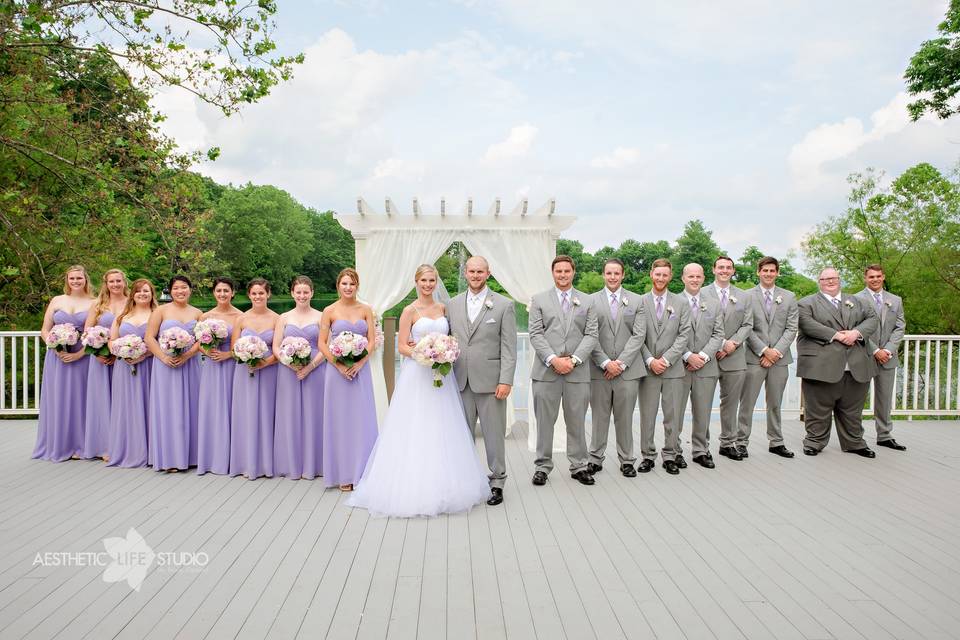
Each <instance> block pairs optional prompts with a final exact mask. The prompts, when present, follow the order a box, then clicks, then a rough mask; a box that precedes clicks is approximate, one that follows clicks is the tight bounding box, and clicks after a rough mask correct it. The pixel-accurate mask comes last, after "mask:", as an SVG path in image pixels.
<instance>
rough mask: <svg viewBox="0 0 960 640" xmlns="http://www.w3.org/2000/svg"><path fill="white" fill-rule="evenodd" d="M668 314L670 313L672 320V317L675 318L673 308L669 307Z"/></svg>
mask: <svg viewBox="0 0 960 640" xmlns="http://www.w3.org/2000/svg"><path fill="white" fill-rule="evenodd" d="M667 313H668V314H669V315H670V317H671V318H672V317H673V307H671V306H669V305H667Z"/></svg>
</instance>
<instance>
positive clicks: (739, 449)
mask: <svg viewBox="0 0 960 640" xmlns="http://www.w3.org/2000/svg"><path fill="white" fill-rule="evenodd" d="M737 453H739V454H740V458H741V459H743V460H746V459H747V458H749V457H750V453H749V452H748V451H747V448H746V447H740V446H738V447H737Z"/></svg>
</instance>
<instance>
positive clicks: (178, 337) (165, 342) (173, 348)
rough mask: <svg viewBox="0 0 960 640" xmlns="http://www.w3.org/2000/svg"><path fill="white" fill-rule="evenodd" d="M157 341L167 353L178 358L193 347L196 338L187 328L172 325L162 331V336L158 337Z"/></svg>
mask: <svg viewBox="0 0 960 640" xmlns="http://www.w3.org/2000/svg"><path fill="white" fill-rule="evenodd" d="M157 342H159V343H160V348H161V349H162V350H163V352H164V353H165V354H167V355H169V356H173V357H174V358H176V357H177V356H179V355H181V354H182V353H183V352H184V351H186V350H187V349H189V348H190V347H192V346H193V343H194V342H196V340H194V338H193V336H192V335H190V334H189V333H187V330H186V329H181V328H180V327H170V328H169V329H164V330H163V331H161V332H160V337H159V338H157Z"/></svg>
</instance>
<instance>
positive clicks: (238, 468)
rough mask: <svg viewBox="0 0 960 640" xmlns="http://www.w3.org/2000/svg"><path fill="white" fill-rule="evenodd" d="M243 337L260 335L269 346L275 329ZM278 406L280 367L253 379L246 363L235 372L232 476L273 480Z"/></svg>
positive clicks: (249, 331)
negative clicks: (274, 426) (274, 428)
mask: <svg viewBox="0 0 960 640" xmlns="http://www.w3.org/2000/svg"><path fill="white" fill-rule="evenodd" d="M240 335H241V336H260V338H261V339H262V340H263V341H264V342H266V343H267V345H268V346H269V345H270V344H271V343H272V342H273V329H267V330H266V331H264V332H262V333H257V332H256V331H254V330H253V329H244V330H243V332H241V334H240ZM276 405H277V366H276V365H271V366H269V367H264V368H263V369H260V370H258V371H257V372H256V373H254V374H253V376H252V377H251V376H250V369H249V368H248V367H247V365H245V364H240V363H237V364H236V366H235V367H234V371H233V403H232V408H231V410H230V475H231V476H239V475H245V476H247V477H248V478H250V479H251V480H253V479H254V478H259V477H260V476H267V477H268V478H271V477H273V420H274V412H275V411H276Z"/></svg>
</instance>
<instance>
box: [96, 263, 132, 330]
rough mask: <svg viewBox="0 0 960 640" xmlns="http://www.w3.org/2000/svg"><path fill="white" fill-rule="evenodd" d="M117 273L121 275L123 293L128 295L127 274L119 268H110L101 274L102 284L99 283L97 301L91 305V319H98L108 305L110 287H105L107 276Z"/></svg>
mask: <svg viewBox="0 0 960 640" xmlns="http://www.w3.org/2000/svg"><path fill="white" fill-rule="evenodd" d="M115 273H119V274H120V275H121V276H123V295H124V296H126V297H127V298H129V297H130V289H128V288H127V274H125V273H124V272H123V271H120V269H110V270H109V271H107V272H106V273H104V274H103V284H101V285H100V293H99V294H97V302H96V304H95V305H93V321H94V322H96V321H97V320H99V319H100V316H101V315H102V314H103V312H104V311H106V310H107V308H108V307H109V306H110V289H108V288H107V278H109V277H110V276H111V275H113V274H115Z"/></svg>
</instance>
